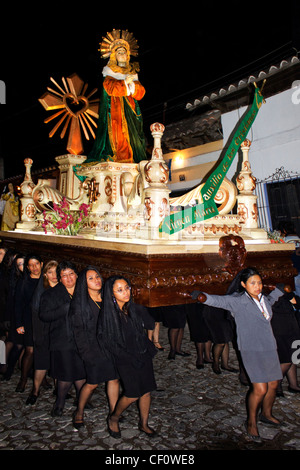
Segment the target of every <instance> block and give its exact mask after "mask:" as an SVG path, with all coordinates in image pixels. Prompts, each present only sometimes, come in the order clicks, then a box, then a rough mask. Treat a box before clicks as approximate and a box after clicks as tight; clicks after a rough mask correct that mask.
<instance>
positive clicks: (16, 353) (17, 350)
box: [4, 344, 23, 380]
mask: <svg viewBox="0 0 300 470" xmlns="http://www.w3.org/2000/svg"><path fill="white" fill-rule="evenodd" d="M22 349H23V345H22V344H14V345H13V346H12V348H11V350H10V351H9V355H8V359H7V368H6V372H5V374H4V378H5V379H6V380H9V379H10V378H11V376H12V374H13V372H14V368H15V365H16V363H17V362H18V360H19V357H20V355H21V352H22Z"/></svg>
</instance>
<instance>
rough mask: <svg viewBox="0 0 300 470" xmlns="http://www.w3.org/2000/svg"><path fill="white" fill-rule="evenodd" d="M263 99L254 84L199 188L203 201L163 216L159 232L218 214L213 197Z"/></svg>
mask: <svg viewBox="0 0 300 470" xmlns="http://www.w3.org/2000/svg"><path fill="white" fill-rule="evenodd" d="M263 101H264V99H263V96H262V93H261V92H260V90H259V88H258V87H257V86H256V85H255V94H254V99H253V103H252V105H251V107H250V109H249V110H248V111H247V112H246V113H245V115H244V116H243V117H242V119H241V121H240V123H239V124H238V126H237V129H236V131H235V132H234V134H233V137H232V139H231V141H230V144H229V146H228V148H227V150H226V152H225V155H224V157H223V158H222V160H221V162H220V163H219V165H218V166H217V168H216V169H215V170H214V171H213V172H212V174H211V175H210V176H209V177H208V179H207V180H206V182H205V184H204V185H203V187H202V189H201V196H202V201H203V202H201V203H200V204H197V205H195V206H193V207H187V208H186V209H183V210H181V211H177V212H174V213H173V214H170V215H169V216H167V217H165V218H164V220H163V221H162V222H161V224H160V226H159V231H160V232H165V233H168V234H170V235H171V234H173V233H176V232H179V231H180V230H183V229H184V228H186V227H188V226H189V225H193V224H195V223H197V222H201V221H203V220H207V219H210V218H211V217H214V216H215V215H218V213H219V212H218V208H217V206H216V203H215V201H214V198H215V196H216V194H217V192H218V190H219V188H220V186H221V184H222V182H223V180H224V178H225V176H226V174H227V172H228V170H229V168H230V166H231V164H232V162H233V160H234V157H235V155H236V153H237V151H238V149H239V147H240V145H241V144H242V142H243V141H244V140H245V139H246V136H247V134H248V132H249V130H250V128H251V126H252V124H253V122H254V120H255V118H256V116H257V113H258V111H259V108H260V107H261V105H262V102H263Z"/></svg>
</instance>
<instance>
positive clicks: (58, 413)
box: [51, 406, 63, 418]
mask: <svg viewBox="0 0 300 470" xmlns="http://www.w3.org/2000/svg"><path fill="white" fill-rule="evenodd" d="M62 414H63V409H62V408H57V407H56V406H54V407H53V409H52V411H51V416H52V417H53V418H54V417H56V416H62Z"/></svg>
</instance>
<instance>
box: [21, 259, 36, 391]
mask: <svg viewBox="0 0 300 470" xmlns="http://www.w3.org/2000/svg"><path fill="white" fill-rule="evenodd" d="M42 268H43V262H42V260H41V258H40V256H39V255H36V254H30V255H28V256H26V259H25V263H24V276H23V278H21V279H20V281H19V282H18V284H17V287H16V295H15V319H16V329H17V333H18V334H19V335H20V340H19V341H20V342H21V343H22V344H23V346H24V354H23V357H22V364H21V379H20V381H19V383H18V385H17V388H16V392H21V393H22V392H24V390H25V386H26V383H27V379H28V374H29V372H30V370H31V368H32V364H33V331H32V306H31V301H32V298H33V295H34V292H35V290H36V288H37V286H38V283H39V279H40V277H41V275H42Z"/></svg>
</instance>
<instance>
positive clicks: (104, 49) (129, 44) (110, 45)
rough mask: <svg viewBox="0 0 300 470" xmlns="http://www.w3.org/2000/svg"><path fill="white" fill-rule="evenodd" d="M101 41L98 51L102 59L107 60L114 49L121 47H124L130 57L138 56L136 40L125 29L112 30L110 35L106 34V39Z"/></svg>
mask: <svg viewBox="0 0 300 470" xmlns="http://www.w3.org/2000/svg"><path fill="white" fill-rule="evenodd" d="M102 39H103V40H102V42H101V43H100V49H99V51H100V53H101V57H102V58H103V59H107V58H108V57H109V56H110V55H111V53H112V51H113V50H114V49H116V48H117V47H121V46H123V47H125V48H126V49H127V50H128V51H129V54H130V55H131V56H135V57H136V56H137V55H138V48H139V46H138V43H137V40H136V39H135V38H134V37H133V34H132V33H129V32H128V31H127V29H126V30H121V29H113V30H112V31H111V33H107V34H106V37H103V38H102Z"/></svg>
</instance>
